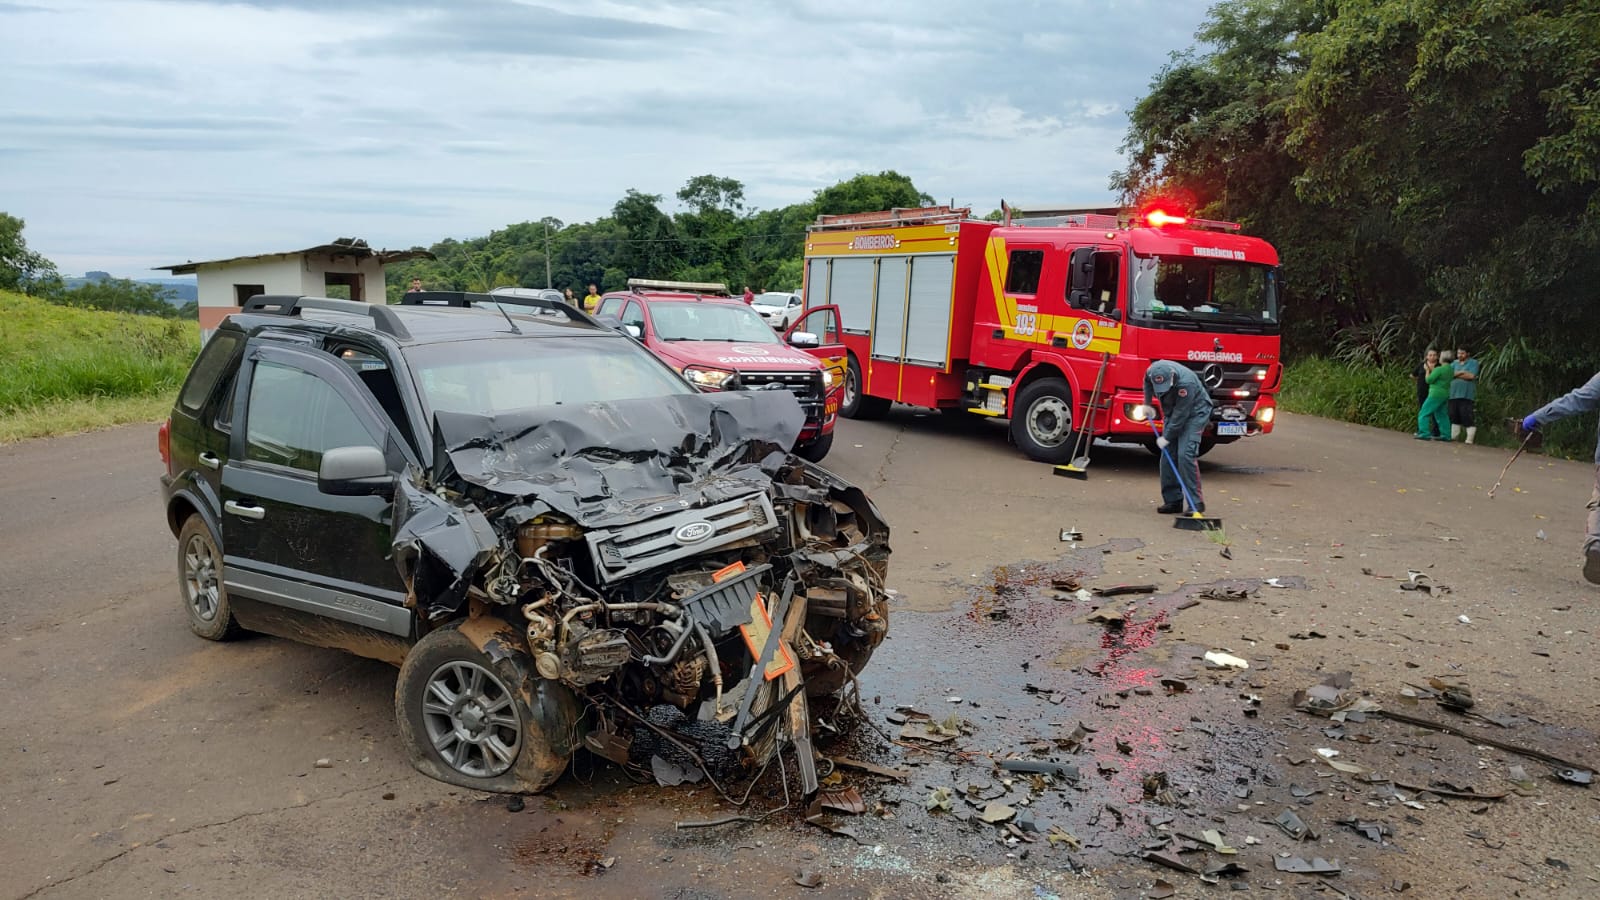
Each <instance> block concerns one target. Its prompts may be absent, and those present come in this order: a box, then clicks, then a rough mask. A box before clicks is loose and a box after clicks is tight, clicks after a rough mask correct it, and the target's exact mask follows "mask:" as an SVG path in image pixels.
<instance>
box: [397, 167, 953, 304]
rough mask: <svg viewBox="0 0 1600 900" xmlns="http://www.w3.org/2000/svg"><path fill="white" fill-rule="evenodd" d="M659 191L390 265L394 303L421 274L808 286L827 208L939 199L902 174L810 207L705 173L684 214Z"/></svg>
mask: <svg viewBox="0 0 1600 900" xmlns="http://www.w3.org/2000/svg"><path fill="white" fill-rule="evenodd" d="M663 199H664V198H663V197H662V195H660V194H647V193H644V192H642V191H639V190H633V189H630V190H629V191H628V192H627V193H625V194H624V195H623V196H622V198H621V199H620V200H618V201H617V202H616V204H615V205H614V206H612V208H611V214H610V215H608V216H604V217H602V218H599V219H596V220H595V221H593V222H580V223H577V224H572V225H568V224H565V223H563V222H561V221H560V220H557V219H552V218H546V219H541V220H536V221H530V222H523V223H520V224H517V225H511V226H507V227H506V228H504V229H501V230H499V231H495V232H491V233H490V234H489V235H488V236H487V237H482V238H472V239H469V240H466V241H457V240H454V239H446V240H443V241H440V242H439V243H437V244H434V245H433V246H432V247H430V248H428V249H429V250H431V251H432V252H433V253H434V255H435V256H436V257H437V258H436V259H432V260H427V259H419V260H414V261H411V262H408V263H404V264H400V265H395V266H391V267H390V268H389V276H388V282H389V295H390V299H396V298H398V296H399V294H400V292H401V291H403V290H404V289H405V285H406V284H408V283H409V282H410V280H411V279H412V278H413V277H417V278H421V279H422V281H423V284H424V285H426V286H427V287H429V288H432V289H438V290H488V289H490V288H494V287H499V286H505V285H521V286H524V287H544V286H545V283H546V282H545V271H546V253H547V252H548V259H549V276H550V280H549V284H550V285H551V286H552V287H555V288H557V289H561V288H568V287H570V288H572V289H573V290H574V291H575V292H577V293H578V294H580V295H581V294H582V293H583V290H584V288H585V287H587V286H588V285H589V284H590V283H594V284H596V285H599V286H600V289H601V290H603V291H605V290H616V289H618V288H621V287H624V286H625V285H626V283H627V280H628V279H629V278H668V279H674V280H679V281H720V282H723V283H725V284H727V285H728V286H729V288H730V289H732V290H734V291H735V292H737V291H739V290H742V289H743V287H744V286H745V285H747V284H748V285H749V286H750V287H752V288H754V289H756V290H763V289H772V290H792V289H797V288H799V287H800V272H801V269H800V265H801V264H800V257H801V251H802V249H803V248H804V246H805V234H806V225H807V224H808V223H810V222H812V221H813V220H815V218H816V217H817V215H818V214H822V213H841V212H862V211H866V210H877V209H890V208H892V207H896V206H900V207H906V206H921V205H924V204H928V203H932V202H933V201H932V198H930V197H928V196H927V195H926V194H924V193H922V192H921V191H918V190H917V188H916V186H915V185H914V184H912V183H911V179H910V178H908V177H906V176H904V175H901V174H900V173H898V172H892V171H891V172H880V173H877V174H863V175H857V176H856V177H854V178H851V179H849V180H848V181H843V182H840V183H839V184H836V185H833V186H831V187H827V188H823V189H822V190H819V191H817V192H816V195H815V196H814V197H813V198H812V199H811V200H810V201H807V202H805V203H796V204H793V205H790V206H785V207H782V208H780V209H770V210H750V209H749V208H748V207H747V206H746V203H745V197H744V185H743V184H742V183H740V182H739V181H738V180H736V179H733V178H724V177H720V176H716V175H696V176H695V177H693V178H690V179H689V180H688V181H687V182H686V183H685V184H684V185H683V187H682V188H681V189H680V190H679V191H678V192H677V194H676V199H677V201H678V203H679V204H680V206H681V210H680V211H679V212H677V213H675V214H669V213H667V212H666V211H664V210H663V209H662V203H663Z"/></svg>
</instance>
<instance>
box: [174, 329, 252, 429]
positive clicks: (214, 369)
mask: <svg viewBox="0 0 1600 900" xmlns="http://www.w3.org/2000/svg"><path fill="white" fill-rule="evenodd" d="M237 349H239V335H237V334H234V333H232V332H228V331H219V332H217V333H215V334H213V335H212V336H211V340H209V341H207V342H206V346H205V349H204V350H201V351H200V358H199V359H197V360H195V362H194V368H193V369H192V370H190V372H189V380H188V381H186V382H184V385H183V392H182V393H180V394H178V405H179V406H182V407H183V408H184V409H186V410H188V411H189V412H198V411H199V410H200V407H202V406H205V405H206V399H207V398H208V397H210V396H211V389H212V388H214V387H216V386H217V380H218V379H219V378H221V377H222V373H223V372H225V371H227V368H228V363H229V362H230V361H231V360H232V359H233V352H234V351H235V350H237Z"/></svg>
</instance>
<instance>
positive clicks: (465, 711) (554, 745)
mask: <svg viewBox="0 0 1600 900" xmlns="http://www.w3.org/2000/svg"><path fill="white" fill-rule="evenodd" d="M481 623H483V620H468V621H467V622H456V623H452V624H450V625H445V626H443V627H441V628H437V629H434V630H433V631H430V632H428V633H427V634H426V635H424V636H423V637H422V640H420V641H417V643H416V645H415V646H414V647H412V648H411V651H410V652H409V653H407V654H406V658H405V661H404V662H403V663H401V664H400V678H399V680H398V682H397V683H396V684H395V691H394V714H395V721H396V723H397V724H398V726H399V729H400V739H401V740H402V742H404V743H405V745H406V749H407V752H408V753H409V754H410V757H411V764H412V766H414V767H415V768H416V769H417V771H419V772H421V773H422V774H424V775H427V776H428V777H430V778H436V779H438V780H439V781H443V782H445V783H447V784H454V785H457V786H459V787H464V788H470V789H472V790H478V791H493V792H496V793H530V794H532V793H538V792H539V791H542V790H544V789H545V788H547V787H549V786H550V785H552V784H554V783H555V782H556V779H558V778H560V777H561V773H563V772H565V771H566V768H567V760H568V759H570V758H571V756H572V742H573V737H574V736H575V735H576V736H578V739H581V729H580V728H579V727H578V724H579V720H580V719H581V718H582V711H581V710H580V709H579V708H578V703H577V699H576V698H575V697H574V696H573V694H572V692H571V691H569V690H568V689H567V688H566V687H565V686H564V685H561V684H559V683H557V682H553V681H549V680H546V679H544V678H541V677H539V675H538V674H537V673H536V672H535V671H534V668H533V664H532V660H531V659H530V658H529V656H528V653H527V650H526V645H525V644H524V643H522V641H521V640H520V639H518V636H517V635H516V633H515V631H513V630H512V628H511V626H510V625H508V624H506V623H504V622H500V621H499V620H496V619H489V620H488V623H489V624H490V630H489V631H488V633H487V634H486V635H484V636H483V638H482V641H483V643H484V646H486V647H488V648H490V650H491V652H488V653H486V652H484V651H483V650H480V649H479V648H478V644H477V643H476V642H475V641H474V640H473V639H472V638H469V637H468V636H467V635H466V634H464V633H463V632H462V628H463V626H466V627H468V628H470V629H471V630H473V631H474V632H475V633H476V632H477V631H478V630H479V629H480V628H481Z"/></svg>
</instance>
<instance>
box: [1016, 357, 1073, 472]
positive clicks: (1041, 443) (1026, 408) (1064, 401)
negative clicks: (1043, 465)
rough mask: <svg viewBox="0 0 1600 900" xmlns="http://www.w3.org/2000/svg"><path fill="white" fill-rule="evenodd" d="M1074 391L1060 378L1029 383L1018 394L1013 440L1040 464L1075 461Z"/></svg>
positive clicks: (1042, 379)
mask: <svg viewBox="0 0 1600 900" xmlns="http://www.w3.org/2000/svg"><path fill="white" fill-rule="evenodd" d="M1071 397H1072V390H1071V389H1070V388H1068V387H1067V383H1066V382H1065V381H1063V380H1062V379H1060V378H1041V379H1039V380H1037V381H1030V382H1028V384H1027V385H1026V386H1024V387H1023V389H1022V390H1021V391H1020V392H1018V394H1017V399H1016V400H1015V401H1014V403H1015V406H1014V407H1013V409H1014V413H1015V414H1014V415H1013V416H1012V417H1011V439H1012V440H1013V441H1015V442H1016V445H1017V446H1018V447H1020V448H1022V452H1023V453H1026V454H1028V456H1029V457H1031V458H1033V459H1037V460H1039V461H1040V462H1047V463H1057V464H1059V463H1064V462H1069V461H1070V460H1071V459H1072V437H1073V433H1072V400H1071Z"/></svg>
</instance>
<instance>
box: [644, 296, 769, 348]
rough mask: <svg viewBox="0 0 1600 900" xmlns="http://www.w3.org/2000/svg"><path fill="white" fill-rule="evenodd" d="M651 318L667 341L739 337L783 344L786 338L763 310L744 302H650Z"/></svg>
mask: <svg viewBox="0 0 1600 900" xmlns="http://www.w3.org/2000/svg"><path fill="white" fill-rule="evenodd" d="M650 321H651V324H653V325H654V326H655V329H656V337H658V338H660V339H661V340H663V341H737V342H738V343H741V344H781V343H783V340H782V339H781V338H779V337H778V333H777V332H775V331H773V330H772V326H770V325H768V324H767V323H766V322H763V321H762V320H761V315H760V313H757V312H756V311H754V310H752V309H751V308H750V307H748V306H745V305H744V304H743V303H698V302H685V303H662V302H660V301H656V302H653V303H651V304H650Z"/></svg>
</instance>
